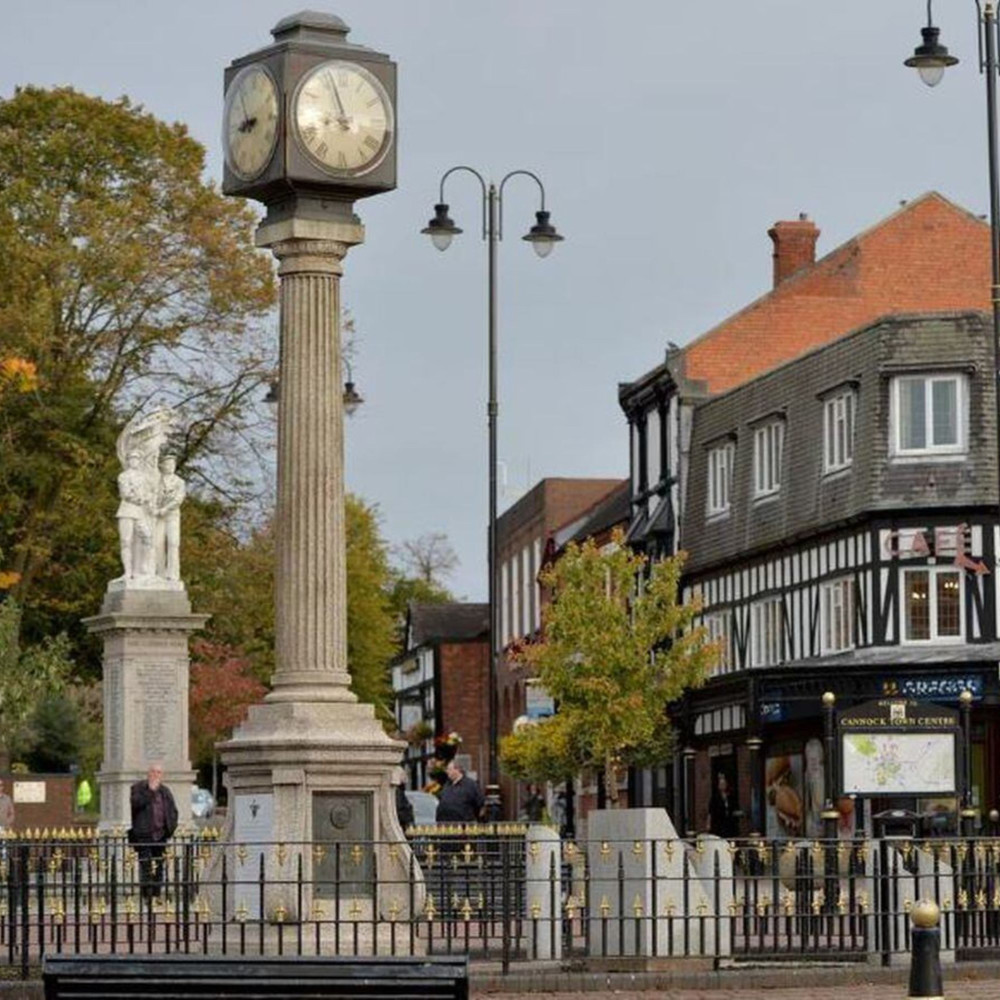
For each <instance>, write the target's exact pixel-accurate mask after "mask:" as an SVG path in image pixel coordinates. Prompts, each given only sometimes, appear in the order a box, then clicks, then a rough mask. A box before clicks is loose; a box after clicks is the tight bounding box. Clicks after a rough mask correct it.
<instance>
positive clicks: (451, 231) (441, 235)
mask: <svg viewBox="0 0 1000 1000" xmlns="http://www.w3.org/2000/svg"><path fill="white" fill-rule="evenodd" d="M459 171H464V172H465V173H469V174H472V175H473V176H474V177H475V178H476V180H478V181H479V186H480V188H481V189H482V194H483V202H482V206H483V209H482V210H483V239H484V240H485V241H486V247H487V272H486V273H487V291H488V302H489V304H488V313H487V332H488V356H489V401H488V403H487V406H486V416H487V422H488V425H489V493H490V497H489V542H488V553H487V562H488V567H487V572H488V574H489V587H488V592H489V598H488V601H489V617H490V671H489V686H490V694H489V723H490V734H489V740H490V745H489V751H490V752H489V785H488V787H487V796H486V800H487V805H488V808H489V812H490V817H489V818H490V819H493V820H496V819H499V818H500V815H499V813H500V786H499V771H498V768H497V714H498V712H497V662H498V660H499V653H500V650H499V641H500V628H499V614H498V611H499V607H498V601H497V593H496V591H497V585H496V567H497V413H498V410H499V408H498V406H497V364H496V360H497V299H496V288H497V243H498V242H499V241H500V240H502V239H503V189H504V186H505V185H506V184H507V181H509V180H510V179H511V178H513V177H519V176H523V177H530V178H531V179H532V180H533V181H534V182H535V183H536V184H537V185H538V190H539V194H540V195H541V202H540V204H539V209H538V211H537V212H536V213H535V224H534V225H533V226H532V227H531V228H530V229H529V230H528V232H527V233H526V234H525V235H524V236H523V237H522V239H524V240H526V241H527V242H528V243H530V244H531V246H532V248H533V249H534V251H535V253H536V254H538V256H539V257H547V256H548V255H549V254H550V253H551V252H552V248H553V247H554V246H555V245H556V243H558V242H560V241H561V240H562V239H563V237H562V236H560V235H559V233H558V232H556V228H555V226H553V225H552V223H551V222H550V219H549V213H548V212H547V211H546V210H545V187H544V185H543V184H542V182H541V181H540V180H539V179H538V177H537V175H536V174H533V173H532V172H531V171H530V170H512V171H511V172H510V173H508V174H506V175H505V176H504V178H503V179H502V180H501V181H500V184H499V187H498V186H497V185H496V184H494V183H493V182H492V181H490V182H489V183H488V184H487V182H486V181H485V180H484V179H483V175H482V174H480V173H479V171H478V170H474V169H473V168H472V167H466V166H457V167H452V168H451V169H450V170H446V171H445V172H444V174H443V175H442V177H441V184H440V193H439V197H438V203H437V204H436V205H435V206H434V218H433V219H431V220H430V222H428V223H427V225H426V226H425V227H424V228H423V229H422V230H421V232H422V233H424V234H425V235H427V236H429V237H430V238H431V242H432V243H433V244H434V246H435V247H437V249H438V250H447V249H448V247H449V246H451V241H452V240H453V239H454V238H455V237H456V236H458V235H460V234H461V232H462V230H461V229H459V228H458V226H456V225H455V223H454V222H453V221H452V220H451V218H450V217H449V215H448V204H447V202H446V201H445V200H444V185H445V181H447V180H448V178H449V177H450V176H451V175H452V174H454V173H456V172H459Z"/></svg>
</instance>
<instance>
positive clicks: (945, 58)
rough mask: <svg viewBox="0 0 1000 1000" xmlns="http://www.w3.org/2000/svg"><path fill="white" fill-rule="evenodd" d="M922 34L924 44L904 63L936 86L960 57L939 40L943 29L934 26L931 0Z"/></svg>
mask: <svg viewBox="0 0 1000 1000" xmlns="http://www.w3.org/2000/svg"><path fill="white" fill-rule="evenodd" d="M977 6H978V0H977ZM987 6H988V5H987ZM920 34H921V35H922V36H923V39H924V43H923V45H918V46H917V47H916V48H915V49H914V50H913V55H912V56H910V58H909V59H907V60H906V62H905V63H903V65H904V66H912V67H913V68H914V69H915V70H916V71H917V72H918V73H919V74H920V79H921V80H923V81H924V83H926V84H927V86H928V87H936V86H937V85H938V84H939V83H940V82H941V78H942V77H943V76H944V71H945V70H946V69H947V68H948V67H949V66H954V65H955V64H956V63H957V62H958V59H957V57H956V56H950V55H948V50H947V49H946V48H945V47H944V46H943V45H942V44H941V43H940V42H939V41H938V37H939V36H940V34H941V29H940V28H935V27H934V22H933V20H932V18H931V0H927V27H926V28H921V29H920Z"/></svg>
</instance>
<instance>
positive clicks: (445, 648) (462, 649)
mask: <svg viewBox="0 0 1000 1000" xmlns="http://www.w3.org/2000/svg"><path fill="white" fill-rule="evenodd" d="M437 669H438V679H439V683H438V689H439V691H440V693H441V707H440V731H441V732H442V733H450V732H457V733H458V734H459V735H460V736H461V737H462V747H461V750H460V751H459V752H460V753H463V754H468V756H469V760H470V767H471V768H472V770H473V771H475V772H476V777H477V779H478V780H479V782H480V783H481V784H483V785H485V784H486V779H487V775H488V772H489V702H488V692H489V677H490V650H489V644H488V643H487V642H442V643H441V644H440V645H439V646H438V649H437Z"/></svg>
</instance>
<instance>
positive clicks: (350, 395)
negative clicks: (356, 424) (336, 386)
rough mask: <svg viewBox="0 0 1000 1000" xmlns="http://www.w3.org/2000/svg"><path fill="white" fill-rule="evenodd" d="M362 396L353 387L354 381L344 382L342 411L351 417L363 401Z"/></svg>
mask: <svg viewBox="0 0 1000 1000" xmlns="http://www.w3.org/2000/svg"><path fill="white" fill-rule="evenodd" d="M364 401H365V400H364V397H363V396H362V395H361V393H359V392H358V390H357V389H356V388H355V386H354V383H353V382H351V381H347V382H345V383H344V412H345V413H346V414H347V415H348V416H349V417H352V416H354V414H355V413H356V412H357V409H358V407H359V406H360V405H361V404H362V403H363V402H364Z"/></svg>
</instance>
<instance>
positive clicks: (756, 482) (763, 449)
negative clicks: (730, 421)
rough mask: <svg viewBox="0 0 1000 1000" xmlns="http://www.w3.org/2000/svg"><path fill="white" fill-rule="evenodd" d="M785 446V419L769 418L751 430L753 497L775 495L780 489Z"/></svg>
mask: <svg viewBox="0 0 1000 1000" xmlns="http://www.w3.org/2000/svg"><path fill="white" fill-rule="evenodd" d="M784 448H785V421H784V420H769V421H768V422H767V423H765V424H761V425H760V426H759V427H757V428H755V429H754V432H753V495H754V499H760V498H761V497H771V496H775V495H776V494H777V493H778V492H780V490H781V466H782V461H783V458H784V455H783V453H784Z"/></svg>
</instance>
